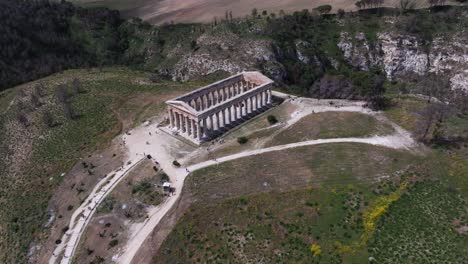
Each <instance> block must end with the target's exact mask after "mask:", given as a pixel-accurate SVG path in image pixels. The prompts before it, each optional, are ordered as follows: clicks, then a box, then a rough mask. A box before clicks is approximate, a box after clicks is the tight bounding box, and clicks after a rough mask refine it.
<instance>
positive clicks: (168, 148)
mask: <svg viewBox="0 0 468 264" xmlns="http://www.w3.org/2000/svg"><path fill="white" fill-rule="evenodd" d="M292 102H293V103H295V104H297V106H298V110H297V111H296V112H294V113H293V114H292V116H291V119H290V120H289V121H288V122H287V124H286V127H289V126H290V125H292V124H294V123H295V122H297V121H298V120H300V119H301V118H302V117H304V116H306V115H308V114H311V113H316V112H326V111H352V112H360V113H365V114H372V115H374V114H376V113H375V112H372V111H370V110H368V109H366V108H364V107H363V103H362V102H350V101H344V100H333V103H330V100H315V99H304V98H294V99H292ZM378 118H380V120H381V121H384V122H389V121H388V120H385V117H383V116H381V115H379V117H378ZM392 126H394V128H395V131H396V132H395V133H394V134H392V135H388V136H374V137H368V138H333V139H317V140H308V141H303V142H297V143H292V144H286V145H280V146H274V147H269V148H261V149H254V150H248V151H243V152H240V153H236V154H233V155H227V156H224V157H221V158H218V159H216V160H208V161H204V162H200V163H198V164H194V165H192V166H189V167H187V168H185V167H181V168H177V167H175V166H173V165H172V162H173V160H174V159H178V160H180V161H181V163H182V164H185V162H186V161H188V160H190V159H191V158H193V156H195V155H200V152H199V151H196V150H197V149H196V148H194V147H191V146H188V145H187V144H185V143H182V142H181V141H179V140H177V139H175V138H174V137H172V136H170V135H168V134H166V133H165V132H163V131H162V130H161V129H159V128H158V127H157V123H156V122H155V123H153V124H146V125H142V126H140V127H138V128H136V129H134V130H132V131H131V133H129V134H126V135H123V136H122V139H123V141H124V142H125V145H126V147H127V154H128V162H127V163H126V164H127V165H126V166H124V167H122V168H120V169H119V170H117V171H115V172H113V173H110V174H109V175H107V176H106V177H105V178H104V179H103V180H101V181H100V182H99V183H98V184H97V185H96V187H95V188H94V190H93V192H92V193H91V194H90V195H89V197H88V198H87V199H86V200H85V203H83V204H82V205H81V206H80V207H79V208H78V209H77V210H76V211H75V212H74V214H73V216H72V218H71V221H70V223H71V224H70V229H69V230H68V231H67V232H66V233H65V234H64V235H63V238H62V243H61V244H60V245H58V246H57V247H56V249H55V250H54V253H53V256H52V257H51V258H50V261H49V263H57V262H58V260H59V259H60V256H61V255H62V254H63V258H62V259H61V262H60V263H64V264H68V263H71V261H72V259H73V258H72V256H73V255H74V253H75V251H76V248H77V246H78V245H79V241H80V238H81V236H82V234H83V233H84V231H85V229H86V226H87V224H88V223H89V221H90V219H91V217H92V216H93V214H94V213H95V211H96V209H97V207H98V206H99V204H100V203H101V202H102V201H103V199H104V198H105V197H106V196H107V195H108V194H110V192H111V191H112V190H113V189H114V187H115V186H116V185H117V184H118V183H119V182H120V181H121V180H122V179H123V178H124V177H125V176H126V175H127V173H128V172H129V171H130V170H131V169H132V168H133V167H134V166H135V165H136V164H137V163H138V162H139V161H141V160H143V159H145V158H147V155H151V157H152V159H153V160H154V161H157V162H158V163H159V164H160V166H161V167H162V169H163V170H164V171H165V172H166V174H167V175H168V176H169V178H170V180H171V183H172V186H173V187H174V188H175V189H176V192H175V193H174V195H172V196H170V197H168V198H167V199H166V200H165V201H164V202H163V203H162V204H160V205H159V206H157V207H155V208H153V209H151V210H150V212H148V216H149V217H148V218H147V219H146V220H145V221H144V222H143V223H138V224H134V225H132V227H131V229H130V238H129V240H128V241H127V242H126V245H125V247H124V248H123V250H121V252H120V253H119V254H118V255H116V256H113V259H115V260H116V261H117V262H118V263H125V264H127V263H131V262H132V259H133V258H134V256H135V255H136V254H137V252H138V250H139V249H140V247H141V245H142V244H143V243H144V241H145V240H146V238H147V237H148V236H149V235H150V234H151V232H152V231H153V229H154V228H155V227H156V226H157V225H158V223H159V222H160V221H161V219H162V218H163V217H164V216H165V215H166V214H167V212H168V211H169V210H170V209H171V208H172V207H173V205H174V204H175V203H176V201H177V200H178V199H179V197H180V192H181V190H182V187H183V184H184V180H185V178H186V177H187V176H188V175H189V173H191V172H193V171H196V170H199V169H202V168H206V167H209V166H213V165H216V164H219V163H223V162H227V161H231V160H235V159H239V158H243V157H248V156H252V155H260V154H263V153H267V152H273V151H281V150H284V149H291V148H297V147H303V146H311V145H318V144H329V143H345V142H346V143H349V142H354V143H364V144H371V145H376V146H385V147H389V148H395V149H410V148H412V147H414V146H415V144H416V143H415V142H414V141H413V139H412V138H411V136H410V134H409V132H407V131H405V130H404V129H403V128H401V127H399V126H397V125H396V124H393V123H392ZM63 252H64V253H63Z"/></svg>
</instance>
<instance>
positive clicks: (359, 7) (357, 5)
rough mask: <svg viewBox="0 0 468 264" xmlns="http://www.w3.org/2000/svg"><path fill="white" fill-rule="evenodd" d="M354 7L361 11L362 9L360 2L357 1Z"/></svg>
mask: <svg viewBox="0 0 468 264" xmlns="http://www.w3.org/2000/svg"><path fill="white" fill-rule="evenodd" d="M354 5H355V6H356V7H357V8H358V9H361V8H363V7H364V6H363V4H362V2H361V1H357V2H356V3H354Z"/></svg>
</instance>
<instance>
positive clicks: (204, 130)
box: [202, 117, 208, 137]
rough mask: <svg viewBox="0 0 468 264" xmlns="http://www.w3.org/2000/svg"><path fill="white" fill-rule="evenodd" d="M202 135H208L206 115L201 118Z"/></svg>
mask: <svg viewBox="0 0 468 264" xmlns="http://www.w3.org/2000/svg"><path fill="white" fill-rule="evenodd" d="M202 122H203V137H207V136H208V124H207V122H206V117H205V118H203V121H202Z"/></svg>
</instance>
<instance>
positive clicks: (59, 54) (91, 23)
mask: <svg viewBox="0 0 468 264" xmlns="http://www.w3.org/2000/svg"><path fill="white" fill-rule="evenodd" d="M0 21H2V23H0V36H2V37H1V38H0V47H1V48H0V90H3V89H6V88H8V87H11V86H14V85H16V84H19V83H22V82H27V81H30V80H34V79H38V78H40V77H43V76H45V75H48V74H51V73H54V72H57V71H61V70H64V69H68V68H74V67H85V66H97V65H102V64H110V63H114V62H116V61H117V60H118V57H119V54H120V52H121V49H122V47H121V41H120V34H119V31H118V27H119V26H120V24H121V23H122V20H121V18H120V15H119V13H118V12H117V11H110V10H107V9H92V10H91V9H83V8H78V7H74V6H73V5H72V4H70V3H68V2H65V1H62V2H60V3H59V2H58V1H57V2H56V1H54V2H49V1H48V0H36V1H17V0H2V1H0Z"/></svg>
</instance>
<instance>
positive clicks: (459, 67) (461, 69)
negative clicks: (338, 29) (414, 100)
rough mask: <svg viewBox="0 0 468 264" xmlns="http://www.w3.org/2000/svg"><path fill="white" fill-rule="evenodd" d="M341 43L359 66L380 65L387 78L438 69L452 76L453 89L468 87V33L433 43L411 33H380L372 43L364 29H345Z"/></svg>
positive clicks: (440, 72) (350, 60)
mask: <svg viewBox="0 0 468 264" xmlns="http://www.w3.org/2000/svg"><path fill="white" fill-rule="evenodd" d="M338 47H339V48H340V49H341V51H342V52H343V56H344V58H345V60H346V61H347V62H348V63H349V64H351V65H352V66H353V67H355V68H358V69H360V70H369V68H371V67H381V68H383V69H384V70H385V72H386V74H387V77H388V78H401V77H404V76H408V75H412V74H413V75H414V74H416V75H419V76H422V75H425V74H427V73H435V74H437V75H444V76H445V77H448V78H449V79H450V83H451V88H452V89H464V90H467V91H468V36H467V35H466V34H463V33H460V34H458V35H454V36H451V37H447V38H442V37H438V38H435V39H434V40H433V41H432V42H430V43H425V42H424V41H422V40H420V39H417V38H416V37H413V36H409V35H399V34H395V33H389V32H381V33H378V34H377V39H376V41H375V43H372V44H371V43H370V42H369V41H368V40H367V39H366V37H365V35H364V33H356V34H354V35H352V34H350V33H348V32H342V33H341V36H340V42H339V43H338Z"/></svg>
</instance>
